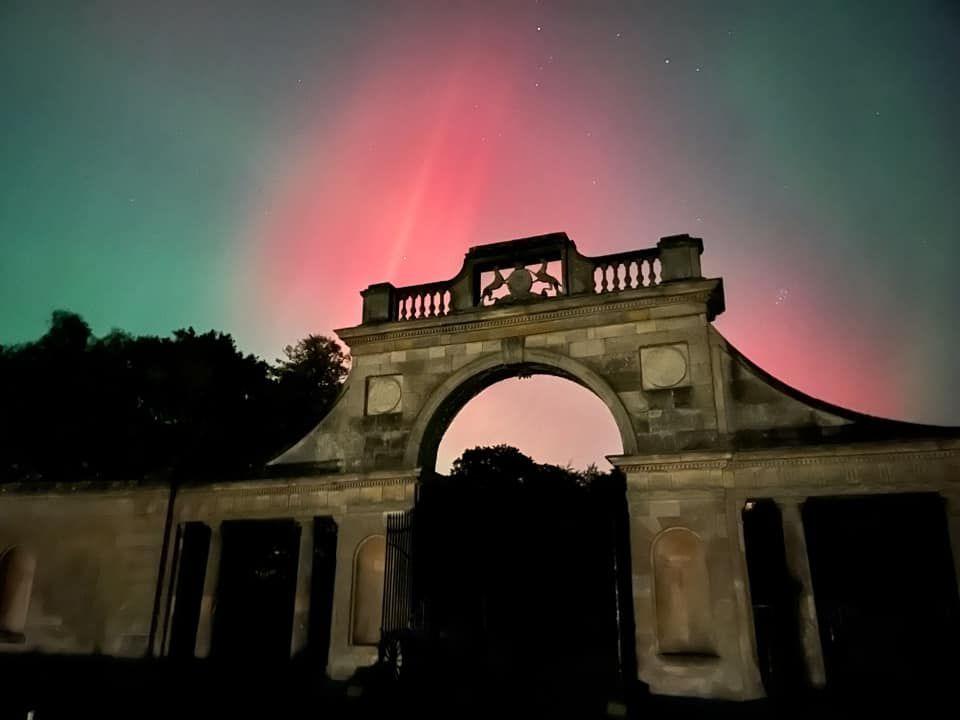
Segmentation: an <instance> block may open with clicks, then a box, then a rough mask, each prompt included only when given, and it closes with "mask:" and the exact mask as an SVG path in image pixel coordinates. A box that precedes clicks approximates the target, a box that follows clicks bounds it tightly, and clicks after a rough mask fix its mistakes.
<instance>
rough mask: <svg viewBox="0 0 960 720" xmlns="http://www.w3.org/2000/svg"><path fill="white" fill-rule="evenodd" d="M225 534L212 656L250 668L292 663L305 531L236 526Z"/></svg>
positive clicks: (262, 524)
mask: <svg viewBox="0 0 960 720" xmlns="http://www.w3.org/2000/svg"><path fill="white" fill-rule="evenodd" d="M221 533H222V543H223V545H222V549H221V555H220V580H219V585H218V588H217V605H216V608H215V610H214V616H213V643H212V647H211V655H213V656H214V657H216V658H218V659H221V660H225V661H228V662H234V661H243V662H245V663H263V662H271V661H277V660H287V659H289V657H290V642H291V634H292V630H293V601H294V593H295V592H296V583H297V557H298V554H299V549H300V526H299V525H298V524H297V523H296V522H294V521H293V520H234V521H230V522H225V523H223V525H222V527H221Z"/></svg>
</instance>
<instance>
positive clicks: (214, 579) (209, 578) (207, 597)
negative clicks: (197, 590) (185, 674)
mask: <svg viewBox="0 0 960 720" xmlns="http://www.w3.org/2000/svg"><path fill="white" fill-rule="evenodd" d="M221 545H222V536H221V534H220V522H219V521H214V522H212V523H210V550H209V552H208V553H207V572H206V575H205V576H204V578H203V597H202V598H201V600H200V619H199V622H198V623H197V644H196V646H195V648H194V654H195V655H196V656H197V657H198V658H205V657H208V656H209V655H210V646H211V641H212V639H213V613H214V609H215V606H216V602H217V585H218V583H219V580H220V547H221Z"/></svg>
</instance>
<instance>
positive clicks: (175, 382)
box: [0, 310, 348, 481]
mask: <svg viewBox="0 0 960 720" xmlns="http://www.w3.org/2000/svg"><path fill="white" fill-rule="evenodd" d="M286 355H287V358H286V360H283V361H280V362H279V364H278V365H277V366H276V367H274V366H271V365H270V364H268V363H266V362H264V361H263V360H260V359H259V358H257V357H254V356H253V355H244V354H243V353H241V352H240V351H239V350H238V349H237V347H236V343H235V342H234V340H233V338H232V337H231V336H230V335H229V334H226V333H222V332H217V331H212V330H211V331H208V332H204V333H198V332H197V331H196V330H194V329H193V328H192V327H191V328H187V329H181V330H176V331H175V332H174V333H173V334H172V336H171V337H165V338H161V337H155V336H140V337H135V336H132V335H130V334H127V333H124V332H122V331H119V330H114V331H112V332H111V333H109V334H107V335H106V336H104V337H102V338H96V337H94V336H93V334H92V332H91V331H90V327H89V326H88V325H87V323H86V322H85V321H84V320H83V318H81V317H80V316H79V315H77V314H75V313H71V312H67V311H63V310H58V311H56V312H54V313H53V316H52V318H51V324H50V329H49V331H48V332H47V333H46V334H45V335H44V336H43V337H41V338H39V339H38V340H37V341H35V342H31V343H26V344H23V345H19V346H14V347H6V348H0V397H2V398H3V400H2V404H0V480H3V481H16V480H30V479H47V480H57V481H76V480H133V479H138V478H142V477H145V476H148V475H151V474H154V473H166V472H172V473H173V474H174V475H176V476H183V477H187V476H191V475H195V474H202V476H203V477H204V478H223V479H226V478H239V477H244V476H247V475H249V474H250V473H253V472H255V471H256V470H257V469H258V468H259V467H260V466H261V465H262V464H263V463H265V462H266V461H267V460H269V459H270V458H271V457H272V456H273V455H275V454H276V453H277V452H279V451H280V450H282V449H283V448H284V447H286V446H289V445H290V444H291V443H293V442H295V441H296V440H297V439H299V437H300V436H301V435H302V434H303V432H305V431H306V430H307V429H308V428H309V426H310V425H311V424H312V423H315V422H317V421H318V420H319V419H320V418H321V417H322V416H323V414H324V413H325V412H326V411H327V410H328V409H329V408H330V406H331V404H332V402H333V400H334V398H335V397H336V395H337V392H338V390H339V387H340V385H341V384H342V382H343V379H344V377H345V375H346V368H347V362H348V361H347V358H346V356H345V355H344V353H343V352H342V351H341V350H340V348H339V346H337V344H336V343H335V342H334V341H333V340H330V339H329V338H324V337H321V336H317V335H311V336H309V337H307V338H305V339H303V340H301V341H300V342H299V343H298V344H297V345H295V346H292V347H288V348H287V349H286Z"/></svg>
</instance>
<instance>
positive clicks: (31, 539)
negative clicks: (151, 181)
mask: <svg viewBox="0 0 960 720" xmlns="http://www.w3.org/2000/svg"><path fill="white" fill-rule="evenodd" d="M702 249H703V246H702V243H701V241H700V240H699V239H697V238H691V237H689V236H686V235H682V236H673V237H668V238H663V239H662V240H661V241H660V242H659V243H658V244H657V246H656V247H654V248H649V249H644V250H635V251H631V252H625V253H618V254H615V255H606V256H601V257H587V256H584V255H581V254H580V253H579V252H578V251H577V248H576V247H575V246H574V244H573V242H572V241H571V240H570V239H569V238H567V236H566V235H564V234H562V233H558V234H552V235H543V236H539V237H533V238H526V239H522V240H515V241H511V242H504V243H497V244H493V245H483V246H479V247H475V248H472V249H471V250H470V251H469V252H468V253H467V255H466V258H465V261H464V263H463V266H462V268H461V270H460V271H459V273H457V275H456V276H455V277H454V278H453V279H451V280H449V281H446V282H437V283H429V284H425V285H417V286H413V287H402V288H398V287H394V286H393V285H390V284H379V285H372V286H370V287H369V288H367V289H366V290H365V291H363V293H362V295H363V317H362V322H361V323H360V324H359V325H357V326H355V327H351V328H345V329H343V330H339V331H338V334H339V336H340V337H341V338H342V340H343V341H344V342H345V343H346V344H348V345H349V346H350V350H351V353H352V356H353V367H352V369H351V372H350V376H349V378H348V380H347V382H346V384H345V386H344V388H343V392H342V394H341V395H340V397H339V398H338V400H337V402H336V405H335V406H334V408H333V409H332V410H331V412H330V413H329V414H328V415H327V417H325V418H323V419H322V420H321V421H320V423H319V424H318V425H317V427H316V428H314V429H313V430H312V431H311V432H310V433H309V434H308V435H307V436H306V437H304V438H303V439H302V440H301V441H300V442H298V443H297V444H296V445H295V446H293V447H292V448H290V449H289V450H288V451H286V452H285V453H283V454H282V455H281V456H280V457H278V458H277V459H276V460H274V461H273V462H272V463H271V464H270V465H269V467H268V468H267V469H266V472H265V473H264V474H263V476H262V477H260V478H259V479H254V480H243V481H237V482H222V483H221V482H204V481H203V479H202V478H199V479H198V481H197V482H195V483H191V484H190V485H189V486H183V487H179V488H177V487H172V486H171V485H170V484H169V483H165V482H163V481H156V482H154V481H151V482H139V483H130V484H113V485H109V486H105V485H96V484H89V483H88V484H80V483H77V484H73V485H70V484H57V485H51V486H49V487H46V486H44V487H39V486H37V485H30V486H29V487H28V486H26V485H25V486H23V487H19V486H4V487H3V488H2V489H0V558H6V559H10V558H14V559H15V557H18V556H16V553H15V551H11V550H8V549H9V548H16V547H21V548H29V549H30V558H31V562H30V564H29V565H30V566H29V568H28V569H29V570H30V572H29V573H27V575H30V576H31V577H32V576H33V574H34V570H35V577H36V582H34V583H32V584H31V583H26V585H25V584H24V583H23V582H19V581H18V576H17V574H16V573H15V572H7V573H6V576H4V574H3V573H2V572H0V599H3V598H6V599H7V600H9V599H10V598H13V600H12V601H10V602H7V603H6V605H3V607H2V608H0V610H3V609H4V608H6V609H7V610H10V612H6V613H5V614H4V612H0V651H2V650H16V651H23V650H27V651H39V652H70V653H92V652H95V651H96V652H101V653H105V654H110V655H119V656H126V657H136V656H140V655H144V654H147V653H152V654H155V655H172V656H176V657H185V656H186V657H189V656H198V657H207V656H210V657H211V658H212V659H214V660H215V661H216V659H217V658H222V657H228V658H229V659H231V660H236V659H238V658H237V656H239V655H243V654H244V653H246V654H247V655H252V657H251V658H249V659H252V660H256V659H258V656H257V653H260V655H263V652H262V651H261V650H262V649H264V648H267V649H269V654H270V656H271V657H272V658H276V657H278V656H280V655H285V654H286V652H287V647H289V654H290V655H291V656H294V657H300V656H305V657H306V658H308V659H310V660H311V662H316V663H318V664H319V665H320V666H323V665H324V664H325V667H326V669H327V672H328V673H329V674H330V675H332V676H334V677H339V678H343V677H347V676H349V675H350V674H351V673H353V672H354V671H355V670H357V669H358V668H360V667H362V666H365V665H370V664H372V663H373V662H374V661H375V660H376V659H377V655H378V647H377V641H378V639H379V637H380V636H381V633H380V630H381V629H382V628H383V627H385V626H387V627H395V626H396V625H397V624H398V623H400V624H402V623H403V622H405V613H406V612H407V611H408V610H409V608H407V607H406V606H405V605H404V603H403V598H402V597H401V596H400V595H399V594H398V593H397V592H395V590H396V588H397V587H400V588H401V589H402V587H403V585H402V582H401V581H398V578H400V580H402V577H403V572H404V563H405V562H406V561H407V560H409V558H410V557H411V547H410V545H409V544H407V541H408V540H409V535H408V534H405V533H406V532H407V529H408V528H409V524H408V522H409V514H408V511H410V510H411V509H413V508H414V506H415V505H416V504H417V498H418V486H420V485H421V483H423V485H422V489H423V491H424V492H423V493H422V496H421V500H422V501H423V503H424V504H426V502H427V499H426V498H425V497H424V496H425V495H427V494H428V493H427V491H426V489H427V485H426V483H425V481H424V478H425V477H427V476H428V475H429V474H430V472H431V471H432V469H433V465H434V463H435V459H436V452H437V445H438V443H439V441H440V439H441V437H442V436H443V433H444V431H445V429H446V428H447V426H448V424H449V423H450V421H451V419H452V418H453V416H454V415H455V414H456V413H457V412H458V410H459V409H460V408H461V407H463V405H464V404H465V403H466V402H467V401H469V399H470V398H472V397H473V396H475V395H476V394H477V393H478V392H480V391H481V390H483V389H484V388H485V387H487V386H489V385H491V384H492V383H494V382H497V381H499V380H501V379H504V378H506V377H510V376H515V375H526V374H533V373H545V374H552V375H557V376H561V377H564V378H567V379H569V380H572V381H574V382H576V383H579V384H580V385H582V386H584V387H586V388H588V389H589V390H591V391H592V392H593V393H595V394H596V395H597V396H598V397H599V398H600V399H601V400H602V401H603V402H604V403H605V404H606V406H607V407H608V408H609V410H610V413H611V415H612V417H613V419H614V420H615V422H616V425H617V428H618V429H619V435H620V442H621V445H622V452H621V454H618V455H615V456H610V458H609V459H610V461H611V462H612V463H613V464H614V465H615V466H616V467H617V468H619V470H620V471H621V472H622V473H623V475H624V476H625V478H626V489H625V494H626V497H625V498H624V497H623V496H622V495H620V496H618V497H617V498H616V499H617V501H618V502H619V506H618V507H620V508H625V510H624V511H623V512H622V513H621V514H622V516H623V522H622V523H621V526H622V527H623V528H624V532H623V536H624V537H625V538H626V541H625V542H624V543H623V544H626V545H629V562H627V563H623V564H621V565H620V566H619V567H620V568H621V571H622V572H624V573H625V576H624V577H625V580H624V582H623V583H622V584H621V586H620V589H619V590H618V597H620V598H621V599H622V600H623V602H625V603H626V605H625V606H623V610H624V612H623V613H619V609H620V608H621V606H620V605H618V615H617V617H618V618H619V617H621V616H622V617H627V616H632V621H633V622H632V624H630V623H626V624H625V625H624V624H621V643H623V641H624V636H626V637H627V643H628V644H627V645H623V644H621V649H622V648H624V647H627V648H629V650H631V652H624V653H623V657H629V658H631V659H632V660H633V659H635V668H629V671H630V673H634V672H635V675H636V677H637V678H638V679H639V680H641V681H642V682H644V683H646V684H647V685H648V686H649V688H650V690H651V691H652V692H654V693H664V694H671V695H687V696H699V697H709V698H728V699H747V698H754V697H758V696H761V695H763V694H772V693H778V692H790V691H792V690H793V689H795V688H797V687H799V686H801V685H803V684H813V685H823V684H824V683H827V684H832V685H836V686H843V685H846V684H854V685H855V684H856V683H874V684H877V683H880V682H883V683H884V687H885V688H886V687H893V686H895V685H896V684H897V683H903V682H908V681H909V680H910V679H911V677H913V675H911V674H915V673H916V672H917V671H918V669H919V670H922V672H924V673H927V675H924V677H922V678H920V679H921V680H924V681H928V680H929V673H928V671H929V670H930V669H931V668H935V669H937V670H943V672H946V670H945V668H947V666H948V664H949V663H950V662H955V660H954V659H952V658H951V653H952V651H953V648H954V646H955V642H956V640H955V639H954V640H951V636H952V637H953V638H956V633H957V618H958V617H960V612H958V601H957V584H956V568H955V562H957V561H960V483H958V482H957V480H958V478H960V432H958V430H957V429H955V428H935V427H924V426H917V425H911V424H908V423H901V422H894V421H889V420H880V419H877V418H872V417H867V416H864V415H861V414H858V413H855V412H851V411H848V410H844V409H842V408H838V407H835V406H832V405H829V404H826V403H824V402H821V401H818V400H815V399H813V398H810V397H807V396H805V395H803V394H802V393H799V392H797V391H796V390H793V389H792V388H789V387H787V386H786V385H784V384H783V383H780V382H778V381H777V380H776V379H774V378H773V377H771V376H769V375H767V374H766V373H764V372H763V371H762V370H760V369H759V368H757V367H756V366H755V365H753V364H752V363H751V362H750V361H749V360H747V359H746V358H744V357H743V356H742V355H741V354H740V353H738V352H737V351H736V350H735V349H734V348H732V347H731V346H730V345H729V344H728V343H727V342H726V341H725V340H724V339H723V337H721V336H720V334H719V333H718V332H717V331H716V330H715V329H714V327H713V326H712V324H711V321H712V320H713V318H714V317H715V316H716V315H717V314H718V313H720V312H722V311H723V308H724V299H723V285H722V282H721V280H719V279H710V278H704V277H702V275H701V271H700V256H701V252H702ZM840 361H841V362H842V360H840ZM415 512H416V511H415ZM515 517H520V516H518V515H516V514H515ZM521 520H522V517H521ZM64 528H67V529H69V530H68V531H65V530H64ZM538 547H539V548H540V550H543V551H548V550H549V548H550V547H551V545H550V543H549V542H545V543H542V544H541V545H540V546H538ZM951 547H952V552H951ZM5 551H6V554H4V552H5ZM413 556H414V559H415V553H413ZM24 557H25V556H24ZM21 559H22V558H21ZM34 560H35V567H34V564H33V563H34ZM6 566H9V567H8V569H9V568H14V569H16V567H21V569H22V568H23V567H27V564H25V563H24V562H21V563H20V564H19V565H17V564H16V563H15V562H14V561H13V560H10V562H8V563H7V564H6ZM6 566H4V565H3V562H2V560H0V569H2V567H6ZM20 575H24V573H20ZM20 579H21V580H22V579H23V578H20ZM28 579H29V578H28ZM18 582H19V584H18ZM398 582H399V585H398ZM544 584H546V585H548V586H549V588H552V587H553V585H552V584H551V583H544ZM24 587H26V590H25V591H24ZM549 588H548V591H549ZM18 598H19V600H17V599H18ZM78 598H81V599H82V598H86V600H85V601H84V604H83V605H82V606H81V605H78V602H79V600H78ZM381 598H382V599H381ZM14 601H16V602H14ZM21 601H22V602H21ZM0 605H2V603H0ZM378 607H379V608H380V609H379V611H378ZM631 609H632V613H630V612H628V611H629V610H631ZM378 612H379V618H380V625H379V627H378V624H377V623H378ZM521 626H522V623H519V622H518V623H517V627H521ZM251 638H253V639H255V640H256V642H254V641H253V640H252V639H251ZM248 640H249V641H248ZM14 643H16V644H14ZM258 648H260V649H261V650H258ZM242 659H244V660H246V659H248V658H242ZM259 659H263V658H262V657H260V658H259ZM632 660H631V662H632ZM913 679H916V678H915V677H914V678H913Z"/></svg>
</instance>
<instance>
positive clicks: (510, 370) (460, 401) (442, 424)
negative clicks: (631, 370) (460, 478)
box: [404, 350, 637, 472]
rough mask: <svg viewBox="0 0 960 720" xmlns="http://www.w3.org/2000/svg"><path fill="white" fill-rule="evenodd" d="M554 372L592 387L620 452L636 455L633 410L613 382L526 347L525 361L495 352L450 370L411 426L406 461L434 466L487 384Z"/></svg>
mask: <svg viewBox="0 0 960 720" xmlns="http://www.w3.org/2000/svg"><path fill="white" fill-rule="evenodd" d="M525 375H553V376H556V377H561V378H564V379H566V380H570V381H572V382H574V383H576V384H578V385H580V386H582V387H584V388H586V389H588V390H590V391H591V392H593V393H594V394H595V395H596V396H597V397H598V398H600V400H601V401H602V402H603V403H604V404H605V405H606V406H607V408H608V409H609V410H610V413H611V415H612V416H613V419H614V422H615V423H616V425H617V428H618V430H619V431H620V443H621V451H622V453H624V454H631V455H632V454H634V453H636V451H637V436H636V432H635V430H634V428H633V423H632V421H631V419H630V414H629V413H628V412H627V409H626V407H624V404H623V401H622V400H621V399H620V398H619V397H618V396H617V394H616V392H614V391H613V389H612V388H611V387H610V385H609V384H608V383H607V382H606V381H605V380H604V379H603V378H602V377H601V376H600V375H599V374H598V373H596V372H594V371H593V370H591V369H590V368H589V367H588V366H587V365H585V364H583V363H581V362H578V361H577V360H574V359H573V358H570V357H567V356H565V355H560V354H559V353H554V352H550V351H547V350H527V351H525V352H524V354H523V360H522V361H519V360H518V361H517V362H512V363H511V362H504V359H503V358H502V357H497V356H494V355H490V356H486V357H481V358H480V359H478V360H475V361H474V362H472V363H470V364H469V365H466V366H464V367H462V368H461V369H460V370H458V371H457V372H455V373H453V374H452V375H450V376H449V377H448V378H447V379H446V380H445V381H444V382H443V383H442V384H441V385H440V386H439V387H437V388H436V389H435V390H434V391H433V393H432V394H431V395H430V397H429V398H428V399H427V400H426V402H425V403H424V405H423V407H422V409H421V410H420V413H419V415H418V416H417V419H416V420H415V422H414V423H413V426H412V427H411V430H410V434H409V436H408V439H407V447H406V451H405V453H404V465H406V466H408V467H417V468H420V470H421V471H424V472H430V471H432V470H433V469H434V466H435V464H436V457H437V448H438V447H439V444H440V440H441V439H442V437H443V435H444V433H445V432H446V430H447V428H448V427H449V425H450V422H451V421H452V420H453V418H454V417H455V416H456V414H457V413H458V412H459V411H460V410H461V409H462V408H463V407H464V406H465V405H466V404H467V403H468V402H469V401H470V400H471V399H473V398H474V397H476V395H478V394H479V393H480V392H482V391H483V390H485V389H487V388H488V387H490V386H492V385H494V384H496V383H498V382H500V381H501V380H506V379H508V378H512V377H520V376H525Z"/></svg>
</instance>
